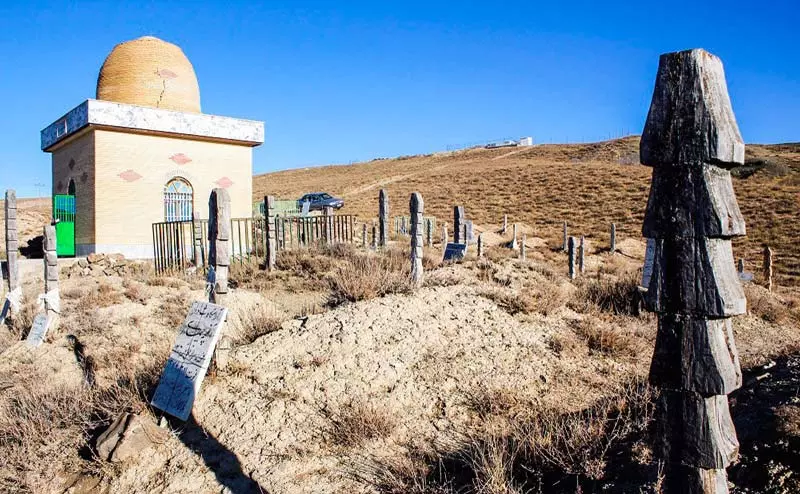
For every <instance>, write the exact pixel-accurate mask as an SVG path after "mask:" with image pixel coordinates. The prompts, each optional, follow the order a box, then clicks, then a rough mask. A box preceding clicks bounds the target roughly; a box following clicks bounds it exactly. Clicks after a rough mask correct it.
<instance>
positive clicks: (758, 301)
mask: <svg viewBox="0 0 800 494" xmlns="http://www.w3.org/2000/svg"><path fill="white" fill-rule="evenodd" d="M744 293H745V296H746V297H747V306H748V308H749V310H750V313H752V314H753V315H755V316H758V317H760V318H761V319H763V320H764V321H766V322H769V323H772V324H783V323H785V322H787V320H789V319H790V318H791V317H793V316H794V315H796V314H797V308H796V307H795V305H796V301H795V300H794V299H793V298H785V297H781V296H779V295H776V294H774V293H771V292H769V291H768V290H767V289H766V288H764V287H760V286H758V285H754V284H747V285H745V286H744Z"/></svg>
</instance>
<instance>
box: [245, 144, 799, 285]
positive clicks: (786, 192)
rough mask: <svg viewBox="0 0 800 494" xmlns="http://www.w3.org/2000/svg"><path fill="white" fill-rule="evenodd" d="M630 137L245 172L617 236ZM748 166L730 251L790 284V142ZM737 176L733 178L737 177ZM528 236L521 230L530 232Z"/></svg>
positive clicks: (738, 181) (633, 182)
mask: <svg viewBox="0 0 800 494" xmlns="http://www.w3.org/2000/svg"><path fill="white" fill-rule="evenodd" d="M638 150H639V138H638V137H636V136H632V137H626V138H623V139H618V140H613V141H605V142H599V143H592V144H567V145H564V144H561V145H559V144H554V145H541V146H536V147H531V148H502V149H491V150H490V149H470V150H464V151H456V152H448V153H436V154H430V155H420V156H401V157H399V158H394V159H383V160H374V161H370V162H365V163H358V164H353V165H339V166H323V167H317V168H304V169H299V170H287V171H282V172H276V173H269V174H265V175H258V176H256V177H255V178H254V183H253V191H254V196H255V197H254V200H258V198H263V196H264V195H265V194H273V195H276V196H278V197H280V198H297V197H300V196H301V195H302V194H303V193H305V192H310V191H318V190H319V191H326V192H330V193H332V194H334V195H337V196H341V197H344V199H345V203H346V205H345V208H344V209H343V210H342V212H343V213H348V214H356V215H358V216H359V217H362V218H364V219H371V218H374V217H376V215H377V196H378V190H379V189H381V188H385V189H387V190H388V192H389V198H390V207H391V211H392V215H393V216H394V215H400V214H408V198H409V194H410V193H411V192H413V191H419V192H421V193H422V195H423V197H424V199H425V209H426V213H427V214H432V215H435V216H437V217H439V218H442V219H444V220H445V221H452V220H451V218H452V206H453V205H454V204H461V205H464V206H465V208H466V211H467V216H468V217H469V218H471V219H473V220H474V221H475V222H476V224H477V225H479V226H480V227H482V228H483V229H493V228H496V227H497V225H499V224H500V222H501V221H502V217H503V214H508V216H509V221H510V222H518V223H522V224H524V225H525V229H526V230H527V231H528V232H530V233H532V234H533V235H535V236H538V237H542V238H547V239H552V242H556V241H557V239H558V238H560V232H561V224H562V222H563V221H564V220H567V221H568V222H569V224H570V232H571V233H572V234H574V235H585V236H586V237H587V239H589V240H594V241H595V242H599V243H600V245H602V244H604V243H606V242H608V229H609V224H610V223H611V222H616V223H617V231H618V234H619V235H622V236H623V237H624V236H635V237H637V238H638V237H641V222H642V217H643V215H644V209H645V207H646V205H647V196H648V192H649V188H650V172H651V170H650V168H648V167H644V166H641V165H639V164H638V161H639V160H638ZM747 161H748V166H747V167H745V168H744V169H743V170H742V173H741V174H740V175H741V177H737V178H735V179H734V189H735V191H736V194H737V197H738V200H739V205H740V207H741V209H742V213H743V214H744V216H745V220H746V222H747V228H748V235H747V237H745V238H744V239H737V240H736V241H735V244H734V245H735V255H736V256H737V257H744V258H745V259H746V260H747V261H748V269H750V270H754V269H757V268H760V265H761V250H762V249H763V246H764V245H765V244H769V245H770V246H772V248H773V250H774V251H775V255H776V259H777V262H776V264H777V265H776V273H777V277H778V281H779V283H783V284H787V285H798V284H800V247H798V243H797V238H798V236H800V226H798V222H797V215H798V212H799V210H800V144H777V145H748V146H747ZM745 176H746V178H743V177H745ZM530 233H529V234H530Z"/></svg>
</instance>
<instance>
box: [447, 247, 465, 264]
mask: <svg viewBox="0 0 800 494" xmlns="http://www.w3.org/2000/svg"><path fill="white" fill-rule="evenodd" d="M466 255H467V244H457V243H449V244H447V248H445V250H444V261H445V262H447V261H451V262H455V261H462V260H463V259H464V257H466Z"/></svg>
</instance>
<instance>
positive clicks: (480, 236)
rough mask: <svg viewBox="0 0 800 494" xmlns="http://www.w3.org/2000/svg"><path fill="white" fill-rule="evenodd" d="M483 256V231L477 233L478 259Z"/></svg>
mask: <svg viewBox="0 0 800 494" xmlns="http://www.w3.org/2000/svg"><path fill="white" fill-rule="evenodd" d="M482 257H483V233H479V234H478V259H481V258H482Z"/></svg>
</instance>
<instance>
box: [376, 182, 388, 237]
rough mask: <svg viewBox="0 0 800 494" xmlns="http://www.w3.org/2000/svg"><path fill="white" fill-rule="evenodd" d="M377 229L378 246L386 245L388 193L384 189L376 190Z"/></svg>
mask: <svg viewBox="0 0 800 494" xmlns="http://www.w3.org/2000/svg"><path fill="white" fill-rule="evenodd" d="M378 230H379V232H380V237H378V247H382V248H383V247H386V241H387V239H388V236H389V194H388V193H387V192H386V189H381V190H380V192H378Z"/></svg>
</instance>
